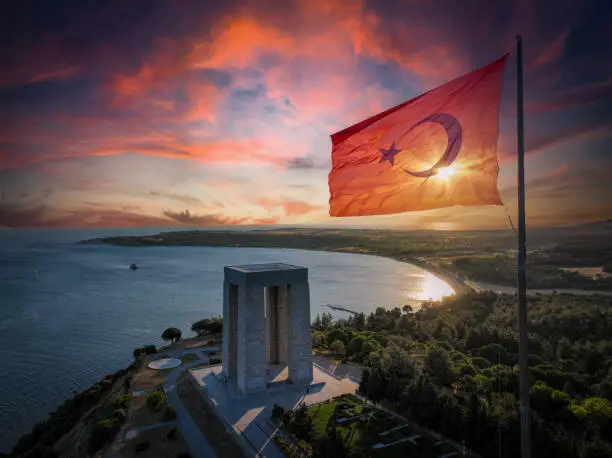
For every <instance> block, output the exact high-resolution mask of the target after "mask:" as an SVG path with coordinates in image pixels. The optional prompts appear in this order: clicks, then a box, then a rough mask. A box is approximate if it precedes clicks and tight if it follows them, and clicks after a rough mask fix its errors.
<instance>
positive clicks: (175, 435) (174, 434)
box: [166, 428, 178, 441]
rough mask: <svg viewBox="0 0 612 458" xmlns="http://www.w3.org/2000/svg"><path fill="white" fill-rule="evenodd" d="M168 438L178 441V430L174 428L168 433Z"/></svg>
mask: <svg viewBox="0 0 612 458" xmlns="http://www.w3.org/2000/svg"><path fill="white" fill-rule="evenodd" d="M166 438H167V439H168V440H172V441H174V440H177V439H178V429H176V428H172V429H171V430H170V431H168V434H167V435H166Z"/></svg>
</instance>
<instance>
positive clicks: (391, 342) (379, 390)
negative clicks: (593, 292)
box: [312, 293, 612, 458]
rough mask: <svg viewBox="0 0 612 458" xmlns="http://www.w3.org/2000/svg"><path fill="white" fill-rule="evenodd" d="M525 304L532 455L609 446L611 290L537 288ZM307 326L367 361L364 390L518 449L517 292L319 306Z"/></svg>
mask: <svg viewBox="0 0 612 458" xmlns="http://www.w3.org/2000/svg"><path fill="white" fill-rule="evenodd" d="M529 316H530V341H529V352H530V355H529V363H530V367H529V374H530V381H531V390H530V393H531V396H530V400H531V406H532V443H533V456H538V457H548V456H551V457H556V458H565V457H567V458H570V457H571V458H574V457H581V458H587V457H588V458H600V457H601V458H603V457H610V456H612V299H610V298H601V297H599V298H598V297H579V296H571V295H546V296H537V297H534V298H530V299H529ZM312 337H313V345H314V346H315V347H319V348H325V349H327V350H330V349H331V348H334V353H336V354H337V353H339V352H340V353H342V354H343V358H344V359H345V360H348V361H354V362H356V363H360V364H363V365H364V366H366V367H368V368H369V369H368V370H366V371H365V372H364V375H363V379H362V382H361V385H360V391H361V392H362V393H363V394H364V395H366V396H367V397H368V398H370V399H371V400H373V401H376V402H380V403H383V404H385V405H387V406H389V407H392V408H394V409H395V410H397V411H399V412H401V413H404V414H406V415H407V416H409V417H411V418H412V419H414V420H415V421H418V422H419V423H420V424H421V425H422V426H425V427H428V428H430V429H432V430H434V431H438V432H440V433H442V434H444V435H445V436H447V437H449V438H451V439H454V440H456V441H458V442H463V441H465V444H466V445H467V446H469V447H470V448H472V449H473V450H475V451H476V452H479V453H481V454H482V455H483V456H502V457H508V458H509V457H519V456H520V450H519V448H520V440H519V438H520V417H519V404H518V388H519V382H518V354H517V353H518V337H517V329H516V297H514V296H509V295H501V296H500V295H496V294H493V293H471V294H469V295H464V296H459V297H450V298H447V299H445V300H444V301H442V302H441V303H437V304H432V303H425V304H424V305H423V308H422V309H420V310H418V311H416V312H414V311H413V309H412V308H411V307H410V306H405V307H404V308H403V309H400V308H394V309H391V310H386V309H384V308H382V307H379V308H378V309H376V311H375V312H373V313H371V314H370V315H368V316H366V315H363V314H360V315H357V316H354V317H350V318H349V319H347V320H336V321H334V320H332V317H331V315H329V314H323V315H321V316H317V317H316V319H315V321H314V322H313V330H312ZM339 344H341V345H339Z"/></svg>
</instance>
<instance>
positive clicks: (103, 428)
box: [88, 418, 119, 453]
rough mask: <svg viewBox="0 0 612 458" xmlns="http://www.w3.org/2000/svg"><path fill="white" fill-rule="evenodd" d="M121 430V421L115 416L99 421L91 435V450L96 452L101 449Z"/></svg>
mask: <svg viewBox="0 0 612 458" xmlns="http://www.w3.org/2000/svg"><path fill="white" fill-rule="evenodd" d="M118 431H119V422H118V421H117V420H116V419H114V418H105V419H104V420H100V421H98V422H97V423H96V424H95V425H94V426H93V428H92V430H91V434H90V436H89V443H88V445H89V450H90V452H92V453H93V452H95V451H97V450H100V449H101V448H102V447H103V446H104V444H106V443H107V442H108V441H110V440H111V439H112V438H113V437H115V434H117V432H118Z"/></svg>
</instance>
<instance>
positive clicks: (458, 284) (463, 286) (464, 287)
mask: <svg viewBox="0 0 612 458" xmlns="http://www.w3.org/2000/svg"><path fill="white" fill-rule="evenodd" d="M162 235H163V234H162V233H160V234H155V235H149V236H124V237H120V238H119V239H121V240H125V239H127V240H139V241H142V242H145V243H138V244H126V243H114V242H113V239H117V237H108V238H100V239H91V240H83V241H81V242H79V243H83V244H92V245H95V244H106V245H113V246H124V247H125V246H129V247H138V248H140V247H142V248H144V247H154V246H158V247H159V246H186V245H184V244H178V243H160V242H163V241H164V240H163V238H161V236H162ZM187 246H197V247H207V248H263V249H285V250H303V251H320V252H326V253H343V254H359V255H365V256H376V257H380V258H386V259H392V260H394V261H397V262H403V263H406V264H410V265H411V266H414V267H418V268H419V269H422V270H424V271H425V272H428V273H430V274H432V275H433V276H435V277H437V278H438V279H440V280H442V281H443V282H445V283H446V284H448V285H449V286H450V287H451V288H452V289H453V291H454V293H455V294H456V295H459V294H465V293H468V292H471V291H479V290H480V288H477V287H475V286H476V285H473V283H472V282H469V283H468V282H466V281H464V280H460V279H459V278H457V277H455V276H454V275H453V274H452V273H450V272H446V271H443V270H442V269H440V268H439V267H435V266H431V265H429V264H427V263H426V262H423V261H420V260H419V259H417V258H416V257H411V256H407V255H395V254H391V253H385V252H381V251H362V250H355V249H341V248H333V247H330V248H327V249H326V248H313V247H309V248H306V247H304V248H301V247H291V246H271V245H267V246H266V245H260V246H240V245H237V244H231V243H227V244H213V243H208V244H207V243H196V244H189V245H187ZM470 283H472V284H470Z"/></svg>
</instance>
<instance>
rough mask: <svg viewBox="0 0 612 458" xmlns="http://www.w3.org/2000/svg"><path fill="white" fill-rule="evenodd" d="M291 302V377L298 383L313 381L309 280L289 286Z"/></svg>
mask: <svg viewBox="0 0 612 458" xmlns="http://www.w3.org/2000/svg"><path fill="white" fill-rule="evenodd" d="M287 289H288V293H289V294H288V296H289V303H290V304H291V307H290V309H289V326H287V328H288V330H289V361H288V365H289V378H290V379H291V380H292V381H293V383H296V384H307V383H310V382H311V381H312V338H311V335H310V286H309V284H308V282H307V281H304V282H301V283H293V284H291V285H289V286H288V287H287Z"/></svg>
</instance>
